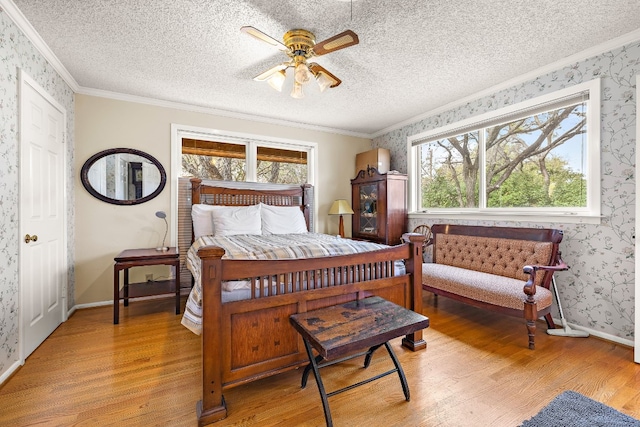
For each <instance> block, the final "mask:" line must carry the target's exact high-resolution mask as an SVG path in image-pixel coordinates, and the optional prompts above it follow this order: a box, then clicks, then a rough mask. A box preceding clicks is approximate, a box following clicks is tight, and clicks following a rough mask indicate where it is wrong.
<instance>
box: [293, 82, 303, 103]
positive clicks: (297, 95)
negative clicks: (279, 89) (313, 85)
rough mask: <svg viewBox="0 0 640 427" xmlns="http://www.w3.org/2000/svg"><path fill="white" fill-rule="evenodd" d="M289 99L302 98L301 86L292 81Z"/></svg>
mask: <svg viewBox="0 0 640 427" xmlns="http://www.w3.org/2000/svg"><path fill="white" fill-rule="evenodd" d="M291 97H292V98H296V99H300V98H304V92H303V91H302V85H301V84H300V83H298V82H297V81H295V80H294V82H293V90H291Z"/></svg>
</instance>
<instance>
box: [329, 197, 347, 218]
mask: <svg viewBox="0 0 640 427" xmlns="http://www.w3.org/2000/svg"><path fill="white" fill-rule="evenodd" d="M329 215H353V209H351V206H349V202H347V201H346V200H344V199H338V200H336V201H335V202H333V205H331V209H329Z"/></svg>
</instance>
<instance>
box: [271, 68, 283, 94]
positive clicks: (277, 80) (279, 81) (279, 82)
mask: <svg viewBox="0 0 640 427" xmlns="http://www.w3.org/2000/svg"><path fill="white" fill-rule="evenodd" d="M286 78H287V76H286V74H285V73H284V70H280V71H278V72H277V73H274V74H273V75H272V76H271V77H269V79H267V83H269V86H271V87H272V88H274V89H275V90H277V91H278V92H282V86H283V85H284V81H285V79H286Z"/></svg>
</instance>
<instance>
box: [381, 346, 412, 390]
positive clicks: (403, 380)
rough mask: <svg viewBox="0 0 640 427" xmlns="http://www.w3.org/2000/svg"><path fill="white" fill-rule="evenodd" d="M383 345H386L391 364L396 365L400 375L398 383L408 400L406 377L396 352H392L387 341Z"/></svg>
mask: <svg viewBox="0 0 640 427" xmlns="http://www.w3.org/2000/svg"><path fill="white" fill-rule="evenodd" d="M384 346H385V347H386V349H387V352H388V353H389V357H391V360H393V364H394V365H395V367H396V371H398V376H399V377H400V384H402V392H403V393H404V398H405V399H406V400H407V402H408V401H409V399H410V396H409V384H407V377H405V375H404V371H403V370H402V366H401V365H400V361H399V360H398V358H397V357H396V354H395V353H394V352H393V349H392V348H391V346H390V345H389V343H388V342H386V343H384Z"/></svg>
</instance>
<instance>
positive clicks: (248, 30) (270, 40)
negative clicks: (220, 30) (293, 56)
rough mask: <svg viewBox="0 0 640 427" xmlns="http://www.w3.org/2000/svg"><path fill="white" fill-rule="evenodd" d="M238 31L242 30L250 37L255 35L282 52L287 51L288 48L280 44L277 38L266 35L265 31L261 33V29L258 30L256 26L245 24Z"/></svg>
mask: <svg viewBox="0 0 640 427" xmlns="http://www.w3.org/2000/svg"><path fill="white" fill-rule="evenodd" d="M240 31H242V32H243V33H245V34H248V35H250V36H252V37H255V38H256V39H258V40H261V41H263V42H265V43H268V44H269V45H271V46H273V47H275V48H276V49H280V50H281V51H283V52H288V51H289V48H288V47H286V46H285V45H284V44H282V43H281V42H279V41H278V40H276V39H274V38H273V37H271V36H268V35H266V34H265V33H263V32H262V31H260V30H258V29H257V28H254V27H250V26H245V27H242V28H240Z"/></svg>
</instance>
